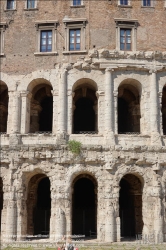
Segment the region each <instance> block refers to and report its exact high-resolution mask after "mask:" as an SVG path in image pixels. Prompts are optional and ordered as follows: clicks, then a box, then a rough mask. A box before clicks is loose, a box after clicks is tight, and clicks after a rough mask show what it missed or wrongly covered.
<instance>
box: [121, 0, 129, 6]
mask: <svg viewBox="0 0 166 250" xmlns="http://www.w3.org/2000/svg"><path fill="white" fill-rule="evenodd" d="M120 5H128V0H120Z"/></svg>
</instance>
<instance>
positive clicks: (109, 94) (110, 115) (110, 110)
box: [104, 68, 115, 144]
mask: <svg viewBox="0 0 166 250" xmlns="http://www.w3.org/2000/svg"><path fill="white" fill-rule="evenodd" d="M113 71H114V70H113V69H110V68H107V69H106V70H105V117H104V120H105V133H106V137H107V139H106V141H107V140H108V142H109V143H111V144H115V138H114V96H113V90H114V87H113V76H112V74H113Z"/></svg>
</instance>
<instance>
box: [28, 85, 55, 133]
mask: <svg viewBox="0 0 166 250" xmlns="http://www.w3.org/2000/svg"><path fill="white" fill-rule="evenodd" d="M51 90H52V87H51V86H50V85H48V84H39V85H37V86H35V87H34V89H33V90H32V100H31V116H30V132H31V133H34V132H42V131H43V132H52V118H53V96H52V93H51Z"/></svg>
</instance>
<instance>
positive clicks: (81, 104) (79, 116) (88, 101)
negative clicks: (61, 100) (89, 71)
mask: <svg viewBox="0 0 166 250" xmlns="http://www.w3.org/2000/svg"><path fill="white" fill-rule="evenodd" d="M73 104H74V105H73V107H74V110H73V132H74V134H83V133H97V130H98V125H97V119H98V118H97V97H96V90H95V88H94V86H91V85H90V84H81V85H78V87H76V89H75V95H74V98H73Z"/></svg>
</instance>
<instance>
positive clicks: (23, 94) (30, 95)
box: [20, 91, 32, 99]
mask: <svg viewBox="0 0 166 250" xmlns="http://www.w3.org/2000/svg"><path fill="white" fill-rule="evenodd" d="M20 95H21V97H28V98H29V99H31V98H32V93H31V92H30V91H21V93H20Z"/></svg>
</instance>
